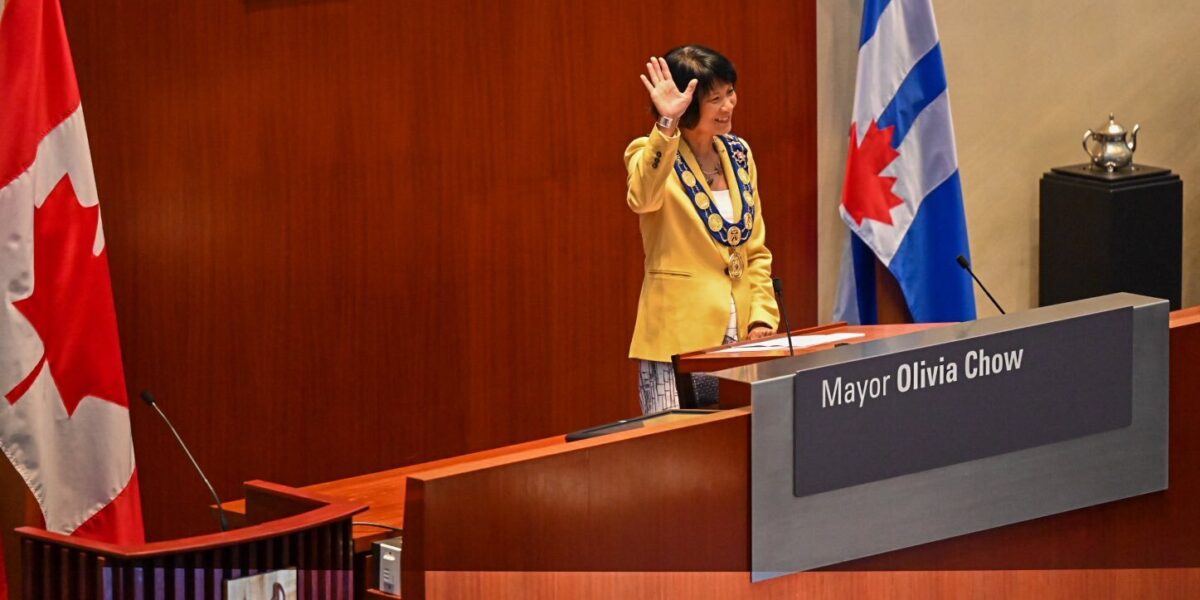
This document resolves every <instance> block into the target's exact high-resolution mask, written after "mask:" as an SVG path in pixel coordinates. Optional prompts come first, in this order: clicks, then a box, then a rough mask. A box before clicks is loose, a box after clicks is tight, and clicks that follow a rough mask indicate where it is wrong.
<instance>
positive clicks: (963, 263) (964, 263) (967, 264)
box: [958, 254, 1008, 315]
mask: <svg viewBox="0 0 1200 600" xmlns="http://www.w3.org/2000/svg"><path fill="white" fill-rule="evenodd" d="M958 266H960V267H962V268H963V270H964V271H966V272H967V273H970V274H971V279H974V280H975V283H978V284H979V289H981V290H983V293H985V294H987V297H988V300H991V301H992V304H994V305H996V310H998V311H1000V314H1002V315H1003V314H1008V313H1005V312H1004V309H1003V308H1000V303H999V302H996V299H995V298H993V297H992V293H991V292H989V291H988V289H987V287H985V286H984V285H983V282H982V281H980V280H979V278H978V277H976V276H975V272H974V271H972V270H971V261H969V260H967V259H966V258H965V257H963V255H961V254H959V255H958Z"/></svg>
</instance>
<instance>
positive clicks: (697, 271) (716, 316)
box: [625, 127, 779, 362]
mask: <svg viewBox="0 0 1200 600" xmlns="http://www.w3.org/2000/svg"><path fill="white" fill-rule="evenodd" d="M680 138H681V134H680V133H679V131H678V130H676V132H675V135H674V136H672V137H669V138H668V137H666V136H664V135H663V134H662V132H661V131H660V130H659V129H658V128H657V127H655V128H654V130H653V131H651V132H650V135H649V136H648V137H642V138H638V139H636V140H634V141H633V142H632V143H630V144H629V147H628V148H626V149H625V166H626V168H627V169H628V172H629V193H628V194H627V196H626V202H627V203H628V204H629V208H630V209H631V210H633V212H635V213H637V214H638V225H639V226H640V228H641V231H642V248H643V250H644V251H645V253H646V262H645V274H644V276H643V279H642V294H641V297H640V298H639V299H638V313H637V323H636V324H635V325H634V327H633V342H632V343H630V345H629V357H630V358H639V359H644V360H653V361H659V362H668V361H670V360H671V355H673V354H680V353H683V352H691V351H693V350H700V349H702V348H709V347H712V346H718V345H720V344H721V342H722V341H723V340H724V337H725V329H726V326H727V325H728V324H729V298H730V294H732V295H733V299H734V303H735V304H736V306H737V325H738V338H739V339H741V338H744V337H746V330H747V328H748V326H749V325H750V324H751V323H762V324H764V325H767V326H768V327H771V328H776V327H777V326H778V325H779V308H778V306H777V305H776V304H775V295H774V293H773V291H772V288H771V252H770V251H769V250H767V247H766V246H765V245H764V242H763V241H764V240H765V239H766V228H765V227H764V224H763V212H762V210H763V207H762V199H761V198H760V197H758V169H757V168H756V167H755V165H754V158H753V156H752V155H751V156H748V157H747V160H748V162H749V164H750V183H751V185H752V189H753V195H754V196H755V198H754V201H755V202H756V204H755V207H756V211H755V215H754V216H755V223H754V227H753V230H752V232H751V235H750V239H749V241H747V242H746V243H744V244H743V245H742V246H740V247H739V251H740V252H741V253H742V256H743V258H744V259H746V263H745V264H746V268H745V270H744V273H743V274H742V277H741V279H737V280H735V279H731V278H730V277H729V276H728V275H727V274H726V270H725V269H726V267H727V266H728V263H729V258H728V257H729V249H728V248H727V247H725V246H723V245H721V244H718V243H717V242H716V241H714V240H713V239H712V237H711V236H710V235H709V233H708V228H707V227H706V226H705V224H704V223H702V222H701V220H700V217H699V216H697V214H696V209H695V208H693V206H692V201H691V199H690V198H688V196H687V193H686V192H685V191H684V189H683V185H682V184H681V183H680V181H679V177H678V176H677V175H676V174H675V169H674V168H673V165H674V161H675V156H676V152H680V153H681V154H682V155H683V158H684V160H686V161H687V162H688V165H689V166H690V167H691V170H692V172H693V173H696V174H699V173H700V165H699V164H698V163H697V162H696V157H695V156H694V155H693V154H692V152H691V149H690V148H688V145H687V144H684V143H682V142H681V141H680ZM743 143H745V142H744V140H743ZM715 145H716V147H717V152H718V153H719V154H720V155H721V164H722V166H723V167H724V170H725V179H726V181H728V182H731V183H732V182H735V181H737V179H736V177H737V176H736V174H735V170H734V167H733V164H732V161H731V159H730V157H729V156H727V154H728V152H727V151H726V150H725V146H724V144H721V143H719V142H718V143H717V144H715ZM746 148H747V150H749V145H747V146H746ZM747 154H749V152H747ZM698 179H699V180H700V183H701V185H703V186H704V190H705V192H706V193H708V194H709V196H710V197H711V195H712V190H711V189H709V187H708V185H707V184H706V183H705V181H704V179H703V178H702V177H699V178H698ZM729 197H730V201H731V202H732V204H733V214H734V215H740V214H742V212H743V210H744V207H745V199H744V198H742V197H741V191H740V189H739V188H738V186H736V185H731V186H730V189H729Z"/></svg>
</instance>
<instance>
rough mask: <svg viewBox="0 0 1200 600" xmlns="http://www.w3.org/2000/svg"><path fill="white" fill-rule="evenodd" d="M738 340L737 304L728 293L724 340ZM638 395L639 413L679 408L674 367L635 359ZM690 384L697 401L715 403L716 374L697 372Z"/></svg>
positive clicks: (726, 341)
mask: <svg viewBox="0 0 1200 600" xmlns="http://www.w3.org/2000/svg"><path fill="white" fill-rule="evenodd" d="M735 341H737V305H736V304H734V302H733V296H732V295H731V296H730V297H729V324H728V325H727V326H726V327H725V340H724V341H723V342H722V343H725V344H729V343H731V342H735ZM638 362H639V365H638V399H639V400H640V401H641V403H642V414H643V415H648V414H651V413H657V412H663V411H665V410H671V409H675V408H679V390H678V389H676V386H675V368H674V367H672V366H671V363H669V362H655V361H652V360H642V361H638ZM692 387H693V389H695V390H696V400H697V401H698V404H700V405H701V406H704V405H706V404H716V403H717V378H716V377H713V376H712V375H704V374H702V373H697V374H694V375H692Z"/></svg>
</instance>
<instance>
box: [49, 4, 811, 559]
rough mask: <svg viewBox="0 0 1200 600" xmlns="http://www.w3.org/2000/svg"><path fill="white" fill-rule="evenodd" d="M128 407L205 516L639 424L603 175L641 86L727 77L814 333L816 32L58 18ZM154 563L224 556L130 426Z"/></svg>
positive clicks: (511, 7) (584, 12)
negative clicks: (259, 497) (256, 489)
mask: <svg viewBox="0 0 1200 600" xmlns="http://www.w3.org/2000/svg"><path fill="white" fill-rule="evenodd" d="M63 9H64V13H65V16H66V21H67V29H68V34H69V37H70V39H71V43H72V47H73V51H74V56H75V61H76V67H77V71H78V77H79V81H80V87H81V89H82V94H83V102H84V108H85V112H86V115H87V121H88V127H89V135H90V139H91V145H92V153H93V157H94V163H95V169H96V177H97V182H98V186H99V190H100V195H101V198H102V204H103V207H104V223H105V229H106V236H107V240H108V248H109V253H110V262H111V268H112V274H113V278H114V282H113V287H114V294H115V296H116V304H117V311H118V320H119V322H120V327H121V335H122V347H123V351H124V357H125V364H126V370H127V380H128V381H129V385H130V386H131V387H132V389H131V394H132V393H136V391H137V390H138V389H141V388H149V389H152V390H154V391H155V392H156V394H157V395H158V397H159V398H160V400H161V404H162V406H163V408H164V410H166V411H167V412H168V414H170V415H172V416H173V417H174V419H175V420H176V422H177V425H178V428H179V430H180V433H181V434H182V435H183V436H184V437H185V438H186V439H188V440H189V441H190V442H191V444H192V447H193V451H194V453H195V454H196V456H197V458H198V460H199V461H200V462H201V463H202V464H203V465H206V466H207V467H208V469H209V471H210V475H211V477H212V478H213V480H214V483H215V485H216V487H217V489H218V490H219V491H220V492H221V493H222V494H223V495H226V496H232V495H235V494H236V493H237V492H236V490H237V489H238V485H239V484H240V482H242V481H244V480H248V479H259V478H261V479H269V480H272V481H278V482H281V483H286V484H290V485H304V484H308V483H312V482H316V481H327V480H331V479H336V478H340V477H346V476H349V475H354V474H358V473H365V472H370V471H377V470H381V469H386V468H390V467H395V466H399V465H403V464H412V463H417V462H421V461H426V460H431V459H436V458H439V457H445V456H452V455H457V454H462V453H465V452H470V451H474V450H479V449H483V448H490V447H496V446H500V445H503V444H508V443H513V442H518V441H522V440H530V439H536V438H542V437H546V436H549V435H553V434H556V433H561V432H564V431H570V430H573V429H578V428H582V427H584V426H588V425H593V424H597V423H603V422H607V421H612V420H615V419H618V418H622V417H627V416H630V415H632V414H636V413H637V412H638V409H637V401H636V393H635V390H634V385H633V384H634V369H633V366H632V364H631V363H630V362H629V361H628V360H627V359H626V352H627V348H628V340H629V334H630V332H631V330H632V326H633V319H634V311H635V303H636V299H637V294H638V286H639V284H640V277H641V275H640V273H641V261H642V256H641V248H640V239H639V236H638V232H637V221H636V218H635V217H634V215H632V214H631V213H630V212H629V211H628V210H627V209H626V208H625V207H624V203H623V201H622V200H623V195H624V186H625V174H624V170H623V167H622V165H621V160H620V156H621V152H622V150H623V149H624V147H625V144H626V143H627V142H628V141H629V140H630V139H632V138H634V137H636V136H638V135H642V134H644V132H646V131H648V130H649V126H650V118H649V115H648V111H647V101H646V98H645V97H644V96H645V91H644V89H642V87H641V85H640V83H639V82H638V79H637V75H638V73H639V69H640V65H641V64H642V63H643V62H645V59H646V57H648V56H649V55H650V54H659V53H662V52H664V51H666V50H667V49H668V48H670V47H672V46H675V45H678V44H680V43H685V42H701V43H705V44H707V45H711V46H713V47H716V48H719V49H721V50H722V51H723V52H725V53H726V54H728V55H729V56H730V57H731V58H732V59H733V60H734V61H735V62H736V63H737V65H738V67H739V69H740V72H741V76H742V78H741V81H739V92H740V98H741V103H740V105H739V108H738V112H737V115H736V119H735V120H736V124H735V130H736V131H738V132H739V133H740V134H742V135H744V136H745V137H746V138H747V139H748V140H750V142H751V144H752V145H753V147H754V149H755V155H756V158H757V159H758V161H759V165H760V172H761V181H760V187H761V190H762V193H763V198H764V202H765V209H766V213H765V214H766V220H767V222H768V223H769V225H770V235H769V239H768V241H769V244H770V246H771V248H772V249H773V250H774V252H775V256H776V273H777V275H779V276H782V277H783V278H785V279H786V280H787V281H788V282H789V285H788V289H789V292H788V300H789V303H790V304H789V307H788V308H789V309H790V311H791V315H792V318H793V319H794V321H793V323H792V325H793V327H801V326H804V325H806V324H812V323H813V322H815V320H816V244H815V241H816V240H815V236H816V224H815V223H816V220H815V219H816V214H815V206H816V187H815V172H816V158H815V98H816V96H815V89H814V84H815V68H816V65H815V58H814V56H815V40H814V37H815V32H814V17H815V7H814V3H813V2H811V1H802V2H784V1H782V0H771V1H768V2H761V3H755V4H754V5H752V6H750V7H747V6H745V5H742V4H739V3H730V2H719V1H716V0H703V1H698V2H694V3H689V4H688V5H687V6H686V7H681V6H679V5H676V4H670V3H644V2H634V1H630V0H617V1H613V2H572V3H559V2H545V1H540V0H513V1H511V2H501V3H494V2H482V1H477V0H476V1H471V0H436V1H435V0H414V1H405V2H395V1H393V0H357V1H353V2H351V1H345V0H343V1H337V0H326V1H320V0H244V1H236V0H203V1H202V0H177V1H172V2H159V1H154V0H128V1H124V2H110V3H97V2H85V1H83V0H63ZM133 428H134V439H135V443H136V449H137V452H138V461H139V473H140V476H141V478H142V490H143V499H144V503H145V510H146V522H147V530H148V534H149V535H150V537H151V538H156V539H157V538H166V537H173V536H181V535H188V534H194V533H198V532H201V531H209V530H212V529H213V528H214V527H215V523H214V522H212V521H210V520H209V519H210V517H209V515H208V514H207V511H206V510H205V508H204V506H205V505H206V504H207V503H208V500H207V499H206V496H205V493H204V490H203V488H202V486H201V485H200V484H199V483H198V482H196V481H195V480H194V478H193V476H192V474H191V473H189V472H188V469H187V466H186V463H185V459H184V457H183V455H182V453H181V452H180V451H178V450H177V449H176V448H174V446H173V444H172V443H171V440H170V438H169V434H167V433H166V432H165V431H164V430H163V429H162V428H161V426H160V424H159V423H156V422H154V420H153V419H152V416H151V415H150V414H149V413H148V412H147V411H145V410H142V407H141V406H135V407H134V410H133Z"/></svg>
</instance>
